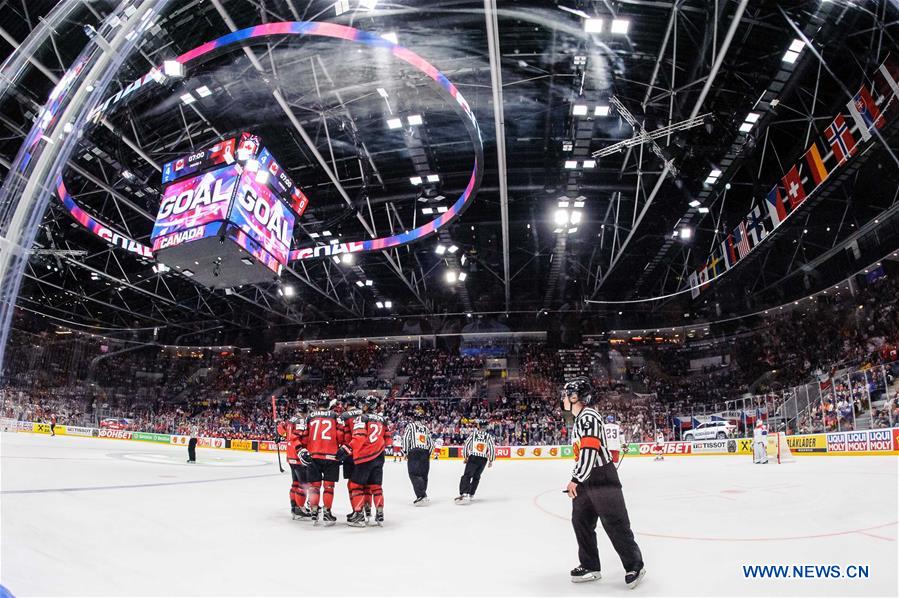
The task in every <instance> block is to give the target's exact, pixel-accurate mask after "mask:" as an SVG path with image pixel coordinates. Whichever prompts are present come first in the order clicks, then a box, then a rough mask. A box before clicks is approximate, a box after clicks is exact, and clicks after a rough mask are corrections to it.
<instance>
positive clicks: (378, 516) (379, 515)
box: [375, 509, 384, 527]
mask: <svg viewBox="0 0 899 598" xmlns="http://www.w3.org/2000/svg"><path fill="white" fill-rule="evenodd" d="M375 525H376V526H378V527H384V509H378V510H377V512H376V513H375Z"/></svg>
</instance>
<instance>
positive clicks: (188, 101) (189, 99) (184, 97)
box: [181, 92, 197, 105]
mask: <svg viewBox="0 0 899 598" xmlns="http://www.w3.org/2000/svg"><path fill="white" fill-rule="evenodd" d="M181 101H182V102H184V103H185V105H190V104H193V103H194V102H196V101H197V98H195V97H193V96H192V95H191V94H190V92H188V93H185V94H182V95H181Z"/></svg>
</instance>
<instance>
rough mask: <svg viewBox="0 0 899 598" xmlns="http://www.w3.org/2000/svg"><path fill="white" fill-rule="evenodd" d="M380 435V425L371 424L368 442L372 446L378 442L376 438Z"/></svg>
mask: <svg viewBox="0 0 899 598" xmlns="http://www.w3.org/2000/svg"><path fill="white" fill-rule="evenodd" d="M380 435H381V424H372V425H371V433H370V434H369V435H368V441H369V442H370V443H372V444H374V443H375V442H376V441H377V440H378V436H380Z"/></svg>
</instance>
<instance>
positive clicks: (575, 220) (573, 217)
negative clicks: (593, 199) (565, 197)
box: [570, 210, 583, 224]
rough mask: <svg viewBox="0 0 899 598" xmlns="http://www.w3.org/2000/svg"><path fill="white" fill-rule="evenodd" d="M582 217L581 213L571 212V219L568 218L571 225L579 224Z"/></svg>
mask: <svg viewBox="0 0 899 598" xmlns="http://www.w3.org/2000/svg"><path fill="white" fill-rule="evenodd" d="M582 215H583V213H582V212H578V211H577V210H575V211H573V212H572V213H571V217H570V222H571V224H577V223H579V222H580V221H581V217H582Z"/></svg>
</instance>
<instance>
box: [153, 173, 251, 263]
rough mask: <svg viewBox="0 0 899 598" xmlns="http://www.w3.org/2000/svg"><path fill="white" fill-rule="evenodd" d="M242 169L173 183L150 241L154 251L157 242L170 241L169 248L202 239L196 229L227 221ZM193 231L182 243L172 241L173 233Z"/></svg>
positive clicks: (161, 205) (202, 175) (185, 235)
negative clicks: (161, 240)
mask: <svg viewBox="0 0 899 598" xmlns="http://www.w3.org/2000/svg"><path fill="white" fill-rule="evenodd" d="M242 172H243V169H242V168H241V167H240V166H239V165H237V164H232V165H231V166H225V167H223V168H218V169H216V170H211V171H209V172H207V173H205V174H201V175H198V176H194V177H191V178H188V179H184V180H181V181H178V182H176V183H172V184H171V185H169V186H168V187H166V188H165V189H164V190H163V194H162V201H160V203H159V212H158V213H157V215H156V223H155V224H154V225H153V232H152V233H151V235H150V238H151V239H152V240H153V249H154V251H155V250H157V249H159V248H160V247H157V241H159V240H160V239H162V238H167V239H170V242H168V243H166V246H167V247H171V246H173V245H178V244H180V243H183V242H185V241H189V240H193V239H195V238H199V237H202V236H208V235H204V234H201V233H197V232H196V230H195V229H200V227H203V228H207V227H208V225H211V224H213V223H215V222H222V221H224V220H225V219H226V218H227V217H228V210H229V208H230V204H231V198H232V197H233V196H234V189H235V188H236V187H237V185H238V180H239V179H240V176H241V174H242ZM188 230H191V231H194V232H193V233H191V234H184V235H180V237H183V238H180V240H178V239H175V240H174V242H172V241H171V239H172V235H173V234H174V233H182V232H185V231H188Z"/></svg>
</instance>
